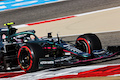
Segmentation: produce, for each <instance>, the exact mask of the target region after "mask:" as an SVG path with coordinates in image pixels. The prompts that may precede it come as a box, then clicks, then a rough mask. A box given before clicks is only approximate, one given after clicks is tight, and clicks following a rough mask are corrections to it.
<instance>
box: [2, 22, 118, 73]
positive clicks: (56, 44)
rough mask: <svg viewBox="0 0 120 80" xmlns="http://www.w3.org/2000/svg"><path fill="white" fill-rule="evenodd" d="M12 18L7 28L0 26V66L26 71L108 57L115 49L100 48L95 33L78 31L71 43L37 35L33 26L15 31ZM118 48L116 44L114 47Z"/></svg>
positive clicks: (49, 34) (5, 68)
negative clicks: (73, 43) (25, 29)
mask: <svg viewBox="0 0 120 80" xmlns="http://www.w3.org/2000/svg"><path fill="white" fill-rule="evenodd" d="M12 24H14V23H13V22H10V23H7V24H4V25H5V26H8V28H1V29H0V70H1V71H3V70H5V71H6V70H7V69H8V68H10V69H12V68H13V67H20V68H21V69H23V70H24V71H26V72H32V71H36V70H38V69H41V68H46V67H47V68H51V67H55V66H62V65H72V64H80V63H84V62H89V61H94V60H99V59H103V58H108V57H112V56H114V55H116V54H118V53H119V52H117V51H118V50H116V53H114V50H113V49H111V47H109V49H108V50H109V52H108V51H106V50H103V49H102V46H101V42H100V40H99V38H98V37H97V36H96V35H95V34H84V35H80V36H79V37H78V38H77V39H76V42H75V45H74V46H73V45H69V44H67V43H65V41H63V40H61V39H60V38H59V37H58V36H57V38H52V35H51V33H48V36H47V37H45V38H38V37H37V36H36V35H35V31H34V30H28V31H23V32H19V33H16V30H17V29H16V28H13V27H12V26H11V25H12ZM117 49H118V48H117Z"/></svg>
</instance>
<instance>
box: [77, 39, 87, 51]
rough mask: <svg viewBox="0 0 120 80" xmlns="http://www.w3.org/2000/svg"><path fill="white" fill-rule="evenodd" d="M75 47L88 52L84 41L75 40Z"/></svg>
mask: <svg viewBox="0 0 120 80" xmlns="http://www.w3.org/2000/svg"><path fill="white" fill-rule="evenodd" d="M77 48H78V49H80V50H81V51H83V52H87V53H88V46H87V44H86V42H84V41H77Z"/></svg>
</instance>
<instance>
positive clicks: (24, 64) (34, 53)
mask: <svg viewBox="0 0 120 80" xmlns="http://www.w3.org/2000/svg"><path fill="white" fill-rule="evenodd" d="M43 57H44V51H43V49H42V47H41V46H40V45H38V44H35V43H27V44H26V45H24V46H22V47H21V48H20V49H19V51H18V56H17V58H18V64H19V65H20V67H21V69H23V70H24V71H25V72H33V71H36V70H38V68H39V58H43Z"/></svg>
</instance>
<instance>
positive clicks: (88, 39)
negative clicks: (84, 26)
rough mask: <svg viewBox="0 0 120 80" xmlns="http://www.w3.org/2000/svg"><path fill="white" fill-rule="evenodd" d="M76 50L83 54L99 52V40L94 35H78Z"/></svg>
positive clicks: (100, 47)
mask: <svg viewBox="0 0 120 80" xmlns="http://www.w3.org/2000/svg"><path fill="white" fill-rule="evenodd" d="M75 44H76V48H78V49H80V50H81V51H83V52H86V53H89V54H91V56H92V57H94V55H93V54H92V51H93V50H101V49H102V45H101V42H100V39H99V38H98V37H97V36H96V35H95V34H84V35H80V36H79V37H78V38H77V40H76V43H75Z"/></svg>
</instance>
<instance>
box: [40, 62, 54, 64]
mask: <svg viewBox="0 0 120 80" xmlns="http://www.w3.org/2000/svg"><path fill="white" fill-rule="evenodd" d="M40 64H54V61H41V62H40Z"/></svg>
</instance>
